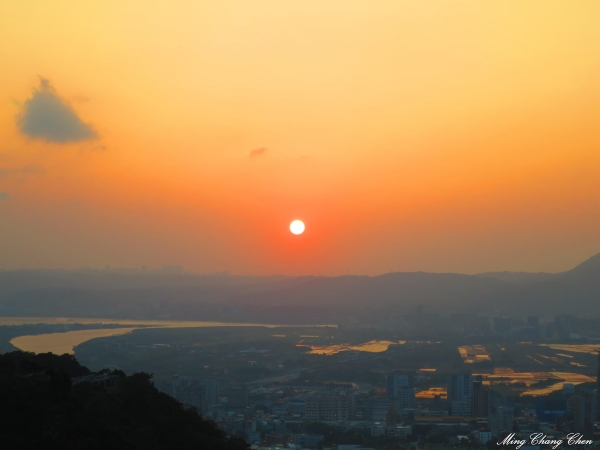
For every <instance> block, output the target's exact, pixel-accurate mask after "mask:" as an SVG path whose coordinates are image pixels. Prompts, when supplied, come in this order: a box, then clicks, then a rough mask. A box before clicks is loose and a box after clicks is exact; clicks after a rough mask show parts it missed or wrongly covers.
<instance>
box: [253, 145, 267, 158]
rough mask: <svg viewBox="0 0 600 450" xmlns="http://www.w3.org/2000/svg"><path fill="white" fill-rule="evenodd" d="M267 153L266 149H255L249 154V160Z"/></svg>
mask: <svg viewBox="0 0 600 450" xmlns="http://www.w3.org/2000/svg"><path fill="white" fill-rule="evenodd" d="M266 151H267V147H260V148H255V149H254V150H252V151H251V152H250V155H249V156H250V158H256V157H257V156H260V155H264V154H265V152H266Z"/></svg>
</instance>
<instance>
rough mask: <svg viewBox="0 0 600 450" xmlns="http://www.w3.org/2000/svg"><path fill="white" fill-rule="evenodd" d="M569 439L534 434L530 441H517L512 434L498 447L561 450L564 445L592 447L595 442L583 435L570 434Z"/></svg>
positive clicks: (499, 443) (498, 443)
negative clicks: (559, 449)
mask: <svg viewBox="0 0 600 450" xmlns="http://www.w3.org/2000/svg"><path fill="white" fill-rule="evenodd" d="M566 437H567V439H566V440H564V439H548V437H547V436H546V435H545V434H544V433H533V434H532V435H530V436H529V439H522V440H521V439H515V433H511V434H509V435H508V436H506V437H505V438H504V440H503V441H502V442H497V443H496V445H511V446H513V445H514V446H515V447H516V448H521V447H523V446H524V445H525V444H527V443H529V445H548V446H550V447H551V448H553V449H556V448H559V447H560V446H561V445H563V443H566V444H567V445H592V444H593V443H594V441H592V440H589V439H584V438H583V435H582V434H581V433H569V434H567V436H566Z"/></svg>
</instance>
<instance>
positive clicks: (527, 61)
mask: <svg viewBox="0 0 600 450" xmlns="http://www.w3.org/2000/svg"><path fill="white" fill-rule="evenodd" d="M599 18H600V2H598V1H597V0H590V1H550V0H547V1H526V0H516V1H502V2H486V1H480V0H477V1H435V2H433V1H423V0H419V1H415V0H410V1H387V0H386V1H372V0H371V1H363V0H361V1H350V0H340V1H323V0H318V1H313V0H303V1H281V0H273V1H260V0H255V1H225V0H219V1H198V0H193V1H192V0H190V1H176V2H173V1H149V0H147V1H123V0H102V1H95V0H94V1H90V0H87V1H83V0H79V1H61V0H53V1H47V0H40V1H31V0H20V1H16V0H14V1H13V0H9V1H4V2H1V3H0V269H17V268H58V267H64V268H69V269H73V268H79V267H82V266H90V267H94V268H103V267H104V266H106V265H111V266H113V267H136V266H138V267H139V266H141V265H146V266H148V267H149V268H153V267H160V266H162V265H163V264H173V265H175V264H177V265H183V266H184V268H185V269H186V270H190V271H196V272H202V273H212V272H221V271H229V272H231V273H235V274H257V275H267V274H287V275H304V274H315V275H319V274H321V275H340V274H346V273H351V274H368V275H376V274H381V273H386V272H391V271H417V270H418V271H433V272H460V273H475V272H482V271H498V270H510V271H535V272H537V271H549V272H558V271H563V270H568V269H570V268H572V267H573V266H574V265H576V264H577V263H579V262H581V261H583V260H584V259H587V258H589V257H590V256H592V255H594V254H596V253H599V252H600V26H599ZM294 219H301V220H303V221H304V223H305V224H306V231H305V232H304V234H302V235H299V236H295V235H293V234H292V233H290V230H289V224H290V222H291V221H292V220H294Z"/></svg>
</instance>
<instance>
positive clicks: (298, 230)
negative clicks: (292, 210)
mask: <svg viewBox="0 0 600 450" xmlns="http://www.w3.org/2000/svg"><path fill="white" fill-rule="evenodd" d="M290 231H291V232H292V233H294V234H302V233H304V222H302V221H301V220H294V221H293V222H292V223H290Z"/></svg>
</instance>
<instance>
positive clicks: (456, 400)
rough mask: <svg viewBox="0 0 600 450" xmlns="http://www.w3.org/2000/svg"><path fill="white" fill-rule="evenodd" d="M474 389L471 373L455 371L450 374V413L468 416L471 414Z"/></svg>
mask: <svg viewBox="0 0 600 450" xmlns="http://www.w3.org/2000/svg"><path fill="white" fill-rule="evenodd" d="M472 390H473V386H472V380H471V374H468V373H455V374H452V375H450V381H449V383H448V404H449V406H450V415H452V416H468V415H470V414H471V393H472Z"/></svg>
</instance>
